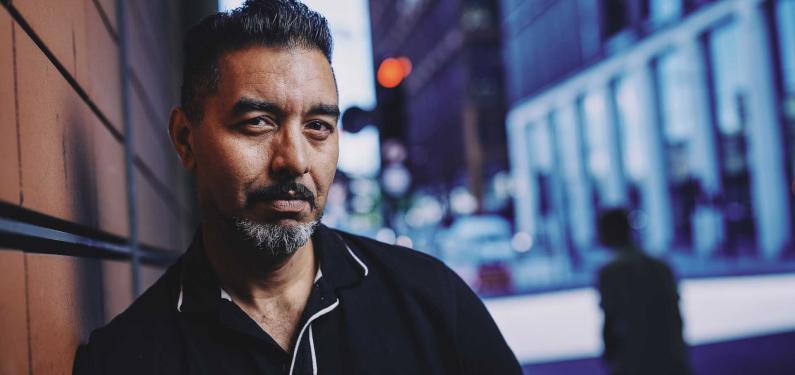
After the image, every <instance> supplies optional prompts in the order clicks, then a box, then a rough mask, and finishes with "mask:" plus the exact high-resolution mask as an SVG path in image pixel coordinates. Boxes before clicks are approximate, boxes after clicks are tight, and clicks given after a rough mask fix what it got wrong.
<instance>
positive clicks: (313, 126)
mask: <svg viewBox="0 0 795 375" xmlns="http://www.w3.org/2000/svg"><path fill="white" fill-rule="evenodd" d="M306 130H307V131H308V132H309V133H310V134H311V135H312V136H313V137H314V138H317V139H320V140H323V139H326V138H328V136H329V135H331V133H332V132H334V127H333V126H331V125H330V124H328V123H326V122H323V121H319V120H313V121H309V122H307V123H306Z"/></svg>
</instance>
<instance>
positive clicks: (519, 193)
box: [501, 0, 795, 273]
mask: <svg viewBox="0 0 795 375" xmlns="http://www.w3.org/2000/svg"><path fill="white" fill-rule="evenodd" d="M501 6H502V14H503V19H502V29H503V35H504V44H503V46H504V47H503V55H504V58H505V64H506V72H507V73H506V76H507V79H506V82H507V88H506V89H507V101H508V103H509V111H508V115H507V119H506V126H507V132H508V140H509V142H510V144H509V148H510V160H511V171H512V174H513V177H514V181H515V184H516V191H515V217H516V221H517V227H518V229H519V230H520V231H523V232H526V233H528V234H530V235H531V236H532V237H533V238H534V240H535V241H534V244H535V246H536V247H538V248H545V249H548V251H550V252H553V253H559V254H561V256H563V257H565V258H567V259H569V261H570V262H571V263H574V264H576V263H577V262H578V261H579V260H583V259H585V260H587V259H588V257H589V256H590V255H591V254H592V253H593V251H591V250H592V249H594V248H595V247H596V246H597V242H596V239H595V230H594V222H595V218H596V216H597V215H598V214H599V212H600V211H602V210H604V209H606V208H610V207H616V206H624V207H629V208H630V209H631V210H632V217H633V226H634V227H635V228H636V229H637V232H638V235H639V240H640V242H641V243H642V245H643V246H644V247H645V248H646V249H647V250H648V251H650V252H652V253H653V254H656V255H666V256H679V255H681V256H682V257H685V258H691V259H701V260H703V259H724V260H725V259H729V260H732V259H741V260H748V259H751V260H753V259H758V260H760V261H772V260H775V259H780V258H781V257H782V256H785V255H786V254H788V252H789V251H790V249H791V247H790V246H791V243H792V233H793V230H792V229H793V216H792V215H793V201H795V200H794V199H793V188H795V180H793V170H794V168H795V157H794V156H793V155H795V142H793V141H795V138H793V137H794V136H795V126H793V125H794V124H795V1H793V0H724V1H706V0H644V1H629V0H625V1H622V0H545V1H517V0H503V1H501ZM685 273H687V271H685Z"/></svg>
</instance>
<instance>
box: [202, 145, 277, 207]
mask: <svg viewBox="0 0 795 375" xmlns="http://www.w3.org/2000/svg"><path fill="white" fill-rule="evenodd" d="M203 146H204V147H202V150H201V153H200V154H199V155H197V175H200V178H201V180H202V181H200V182H201V183H202V184H203V185H204V187H205V189H204V190H205V191H207V190H209V191H210V193H211V194H212V195H213V199H214V200H215V201H216V204H219V205H221V206H227V205H229V204H234V205H240V204H242V203H244V202H245V198H246V189H247V187H248V185H249V184H250V182H251V181H253V180H255V179H256V177H257V175H258V174H259V172H260V169H261V168H260V166H261V165H262V163H261V161H262V160H263V158H265V157H266V155H265V152H264V151H263V149H262V148H254V147H250V146H248V145H246V144H241V142H235V141H234V140H228V139H227V140H218V141H215V142H207V143H206V144H205V145H203ZM232 202H234V203H232Z"/></svg>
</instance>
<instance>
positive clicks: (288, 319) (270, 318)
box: [243, 304, 303, 352]
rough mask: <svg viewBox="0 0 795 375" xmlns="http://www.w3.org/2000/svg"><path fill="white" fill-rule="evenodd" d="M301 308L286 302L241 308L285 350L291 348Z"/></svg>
mask: <svg viewBox="0 0 795 375" xmlns="http://www.w3.org/2000/svg"><path fill="white" fill-rule="evenodd" d="M302 310H303V306H300V307H299V306H290V305H287V304H274V305H268V306H262V307H260V308H258V309H251V308H243V311H244V312H245V313H246V315H248V316H249V318H251V320H253V321H254V322H256V323H257V325H258V326H259V328H260V329H262V330H263V331H264V332H265V333H266V334H268V335H269V336H270V337H271V338H272V339H273V341H275V342H276V343H277V344H278V345H279V347H281V348H282V350H284V351H286V352H289V351H290V349H291V346H292V342H293V339H294V337H295V335H296V331H297V330H298V324H299V322H300V320H301V314H302Z"/></svg>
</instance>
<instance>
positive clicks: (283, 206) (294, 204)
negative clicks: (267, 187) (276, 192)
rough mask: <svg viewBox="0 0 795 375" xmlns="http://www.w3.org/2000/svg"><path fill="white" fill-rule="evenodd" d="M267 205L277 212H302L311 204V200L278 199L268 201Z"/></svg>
mask: <svg viewBox="0 0 795 375" xmlns="http://www.w3.org/2000/svg"><path fill="white" fill-rule="evenodd" d="M267 205H268V206H269V207H270V208H271V209H272V210H273V211H277V212H285V213H286V212H301V211H304V210H305V209H306V208H307V207H308V206H309V202H307V201H305V200H300V199H276V200H272V201H269V202H267Z"/></svg>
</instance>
